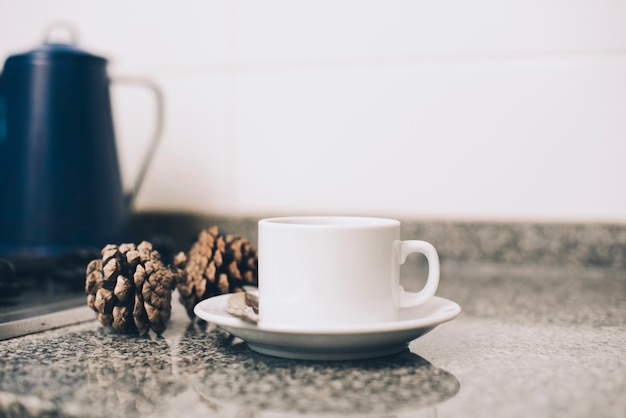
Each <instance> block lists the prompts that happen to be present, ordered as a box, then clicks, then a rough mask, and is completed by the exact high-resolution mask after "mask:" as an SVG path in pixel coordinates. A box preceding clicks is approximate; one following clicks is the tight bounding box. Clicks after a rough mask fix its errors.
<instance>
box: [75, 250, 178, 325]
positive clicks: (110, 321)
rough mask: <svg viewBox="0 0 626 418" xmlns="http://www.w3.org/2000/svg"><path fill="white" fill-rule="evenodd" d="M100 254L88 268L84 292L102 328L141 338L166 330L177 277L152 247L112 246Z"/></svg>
mask: <svg viewBox="0 0 626 418" xmlns="http://www.w3.org/2000/svg"><path fill="white" fill-rule="evenodd" d="M101 254H102V258H101V259H95V260H92V261H91V262H90V263H89V265H87V278H86V282H85V293H87V305H89V307H90V308H91V309H93V310H94V311H95V312H96V317H97V318H98V320H99V321H100V322H101V323H102V325H105V326H112V327H113V328H115V330H117V331H118V332H139V334H140V335H142V336H143V335H147V334H148V332H149V331H150V329H152V330H153V331H154V332H156V333H157V334H160V333H162V332H163V331H165V328H166V323H167V321H168V320H169V318H170V314H171V306H172V304H171V301H172V290H174V288H175V287H176V281H177V277H176V274H175V273H174V272H173V271H172V270H170V269H169V268H167V267H165V265H164V264H163V263H162V262H161V256H160V255H159V253H158V252H157V251H155V250H153V248H152V244H150V243H149V242H147V241H143V242H142V243H141V244H139V245H137V246H135V244H121V245H119V246H118V245H113V244H109V245H107V246H106V247H104V248H103V249H102V252H101Z"/></svg>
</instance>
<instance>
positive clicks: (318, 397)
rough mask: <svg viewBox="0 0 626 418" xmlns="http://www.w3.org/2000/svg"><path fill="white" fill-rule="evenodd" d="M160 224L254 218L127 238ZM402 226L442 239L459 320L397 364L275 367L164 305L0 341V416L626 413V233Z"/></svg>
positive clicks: (182, 235)
mask: <svg viewBox="0 0 626 418" xmlns="http://www.w3.org/2000/svg"><path fill="white" fill-rule="evenodd" d="M156 221H158V223H159V225H160V226H159V228H165V230H167V228H172V227H175V226H178V231H179V232H178V236H173V237H172V239H173V240H174V241H176V242H178V241H180V242H182V241H183V240H186V239H188V238H187V237H188V235H189V231H192V230H195V228H199V227H202V225H204V224H205V223H208V222H211V221H217V222H216V223H218V224H219V225H223V226H224V229H226V230H229V231H230V232H237V233H240V234H243V235H246V236H248V237H250V238H251V239H252V240H253V241H255V240H256V232H255V228H256V220H235V221H233V220H228V219H221V220H220V219H209V220H207V219H202V220H198V219H195V220H193V219H192V220H189V219H187V220H182V221H180V222H175V221H174V220H168V219H163V218H162V217H161V218H159V217H158V216H156V217H154V218H152V219H144V223H143V224H141V225H140V226H139V227H138V228H137V229H136V230H135V232H136V233H140V234H143V235H142V236H145V233H146V231H148V230H149V231H151V232H153V231H156V233H158V232H160V231H159V228H154V227H150V225H151V223H153V222H156ZM168 222H171V224H168ZM403 225H404V229H403V232H404V235H405V237H406V238H421V239H427V240H429V241H431V242H433V243H434V244H435V245H436V246H437V248H438V249H439V251H440V254H441V256H442V260H443V264H442V271H441V285H440V288H439V291H438V293H437V294H438V295H439V296H442V297H446V298H449V299H451V300H454V301H455V302H457V303H459V304H460V305H461V307H462V308H463V312H462V313H461V315H460V316H459V317H458V318H457V319H455V320H453V321H451V322H449V323H445V324H442V325H440V326H439V327H437V328H436V329H435V330H433V331H432V332H431V333H429V334H427V335H425V336H423V337H422V338H419V339H417V340H415V341H413V342H412V343H411V344H410V347H409V350H407V351H405V352H403V353H401V354H399V355H395V356H390V357H385V358H379V359H371V360H361V361H345V362H320V361H295V360H284V359H277V358H272V357H268V356H264V355H260V354H256V353H254V352H252V351H250V350H249V349H248V348H247V346H246V344H245V343H244V342H242V341H240V340H236V339H232V338H231V337H229V335H228V334H226V333H224V332H222V331H220V330H219V329H216V328H214V327H213V326H212V325H210V324H209V325H207V324H202V323H197V322H191V321H190V320H189V318H188V317H187V316H186V314H185V312H184V310H183V308H182V307H181V305H179V304H178V303H174V309H173V317H172V321H171V322H170V325H169V328H168V330H167V331H166V332H165V333H164V334H163V336H162V337H156V336H155V335H154V334H152V335H151V337H150V338H149V339H141V338H137V337H131V336H123V335H115V334H112V333H110V332H109V331H107V330H105V329H104V328H102V327H101V326H100V325H99V324H98V323H97V322H96V321H91V322H86V323H84V324H81V325H75V326H70V327H65V328H61V329H57V330H52V331H47V332H44V333H40V334H34V335H29V336H24V337H20V338H15V339H11V340H6V341H0V417H2V416H50V417H53V416H72V417H90V416H93V417H104V416H107V417H111V416H129V417H133V416H152V417H162V416H165V417H167V416H174V417H183V416H185V417H187V416H190V417H194V416H198V417H292V416H299V415H306V414H308V415H310V416H328V417H332V416H359V417H361V416H368V417H483V416H490V417H491V416H507V417H528V416H533V417H561V416H562V417H589V416H594V417H625V416H626V397H625V396H624V393H626V269H625V268H624V265H623V263H624V259H623V245H624V244H625V243H626V239H625V238H624V235H623V234H624V228H623V227H611V226H607V225H587V226H570V227H569V228H568V227H567V226H566V225H504V224H456V226H453V225H451V224H444V223H432V224H430V223H427V224H407V223H404V224H403ZM142 228H143V229H142ZM142 231H143V232H142ZM559 231H560V232H559ZM594 234H595V235H594ZM416 235H417V236H416ZM421 269H422V267H421V266H420V265H419V264H418V265H417V266H414V267H412V268H410V267H409V268H407V269H406V270H407V271H403V275H404V276H410V275H412V274H413V273H414V272H419V271H421Z"/></svg>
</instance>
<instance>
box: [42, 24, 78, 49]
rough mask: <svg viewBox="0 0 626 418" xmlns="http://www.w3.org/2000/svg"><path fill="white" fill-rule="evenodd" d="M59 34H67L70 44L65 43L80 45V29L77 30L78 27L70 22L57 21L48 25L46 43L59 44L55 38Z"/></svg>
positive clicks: (45, 36)
mask: <svg viewBox="0 0 626 418" xmlns="http://www.w3.org/2000/svg"><path fill="white" fill-rule="evenodd" d="M59 32H65V35H66V38H69V42H63V43H66V44H70V45H78V29H77V28H76V25H74V24H73V23H72V22H68V21H56V22H53V23H51V24H50V25H48V27H47V28H46V30H45V31H44V43H45V44H53V43H58V41H55V40H54V38H55V37H56V35H58V33H59Z"/></svg>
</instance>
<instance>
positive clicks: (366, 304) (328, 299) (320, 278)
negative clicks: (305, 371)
mask: <svg viewBox="0 0 626 418" xmlns="http://www.w3.org/2000/svg"><path fill="white" fill-rule="evenodd" d="M415 252H417V253H422V254H424V255H425V256H426V259H427V260H428V278H427V281H426V284H425V285H424V287H423V289H422V290H421V291H419V292H417V293H412V292H407V291H405V290H404V289H403V288H402V286H401V285H400V265H402V264H403V263H404V262H405V260H406V258H407V256H408V255H409V254H411V253H415ZM438 285H439V256H438V255H437V250H435V247H433V246H432V245H431V244H429V243H428V242H425V241H401V240H400V222H399V221H397V220H393V219H383V218H363V217H343V216H315V217H282V218H269V219H262V220H261V221H259V323H260V324H266V325H271V326H284V327H287V328H294V327H297V328H299V329H307V328H308V329H332V328H345V327H346V326H353V325H363V324H372V323H380V322H388V321H396V320H398V318H399V315H400V312H401V310H402V309H403V308H408V307H413V306H416V305H420V304H422V303H424V302H426V301H427V300H428V299H429V298H430V297H432V296H433V295H434V294H435V291H436V290H437V286H438Z"/></svg>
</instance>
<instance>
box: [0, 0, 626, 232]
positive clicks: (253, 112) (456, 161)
mask: <svg viewBox="0 0 626 418" xmlns="http://www.w3.org/2000/svg"><path fill="white" fill-rule="evenodd" d="M57 19H63V20H70V21H72V22H74V24H75V25H76V27H77V28H78V30H79V31H80V39H81V45H82V46H83V47H85V48H86V49H88V50H90V51H92V52H95V53H100V54H103V55H105V56H107V57H110V58H111V65H110V71H111V73H112V74H114V75H133V76H147V77H150V78H152V79H154V80H156V81H157V82H158V83H159V84H160V85H161V87H162V88H163V90H164V93H165V95H166V115H167V117H166V121H165V131H164V137H163V142H162V144H161V147H160V148H159V151H158V153H157V156H156V157H155V160H154V162H153V165H152V167H151V169H150V171H149V173H148V177H147V179H146V182H145V184H144V187H143V189H142V191H141V193H140V195H139V197H138V200H137V207H138V208H139V209H167V210H169V209H182V210H192V211H201V212H211V213H219V214H250V215H265V214H288V213H354V214H376V215H383V216H403V217H404V216H409V217H432V218H444V219H449V218H454V219H465V218H487V219H493V218H495V219H514V220H522V219H523V220H526V219H531V220H559V219H563V220H586V221H588V220H600V221H619V222H624V221H626V193H623V192H622V189H623V187H622V184H623V179H626V165H624V164H622V160H623V156H624V155H626V141H624V138H625V137H626V117H624V115H625V114H626V113H625V112H626V2H624V1H611V0H576V1H566V0H555V1H550V2H545V1H540V0H527V1H522V0H511V1H507V2H497V1H491V0H476V1H472V2H465V1H461V0H448V1H439V2H431V1H425V0H421V1H397V0H392V1H374V0H363V1H357V0H349V1H342V0H339V1H312V0H302V1H278V0H272V1H249V0H246V1H244V0H241V1H226V0H223V1H199V0H198V1H194V0H184V1H173V0H171V1H169V0H168V1H149V0H137V1H132V2H127V1H122V0H109V1H104V0H94V1H90V2H83V1H78V0H63V1H60V0H54V1H44V0H25V1H24V0H22V1H19V2H18V1H11V0H0V58H2V59H4V58H6V57H7V56H8V55H9V54H10V53H12V52H15V51H22V50H26V49H29V48H31V47H33V46H34V45H36V44H37V43H38V42H39V40H40V39H41V36H42V32H43V30H44V28H45V27H46V26H47V25H48V24H49V23H50V22H52V21H54V20H57ZM55 36H62V34H59V33H55ZM113 97H114V105H115V117H116V123H117V132H118V139H119V142H120V156H121V161H122V168H123V174H124V178H125V182H126V183H127V184H128V185H130V184H131V183H132V181H133V178H134V177H135V175H136V171H137V167H138V165H137V161H138V160H140V159H141V156H142V155H143V150H144V149H145V146H146V141H147V138H148V136H149V133H150V130H151V128H152V123H153V117H154V116H153V113H154V108H153V104H152V100H151V97H150V96H149V94H148V93H146V92H144V91H142V90H140V89H138V88H132V87H124V86H120V87H114V89H113Z"/></svg>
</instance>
